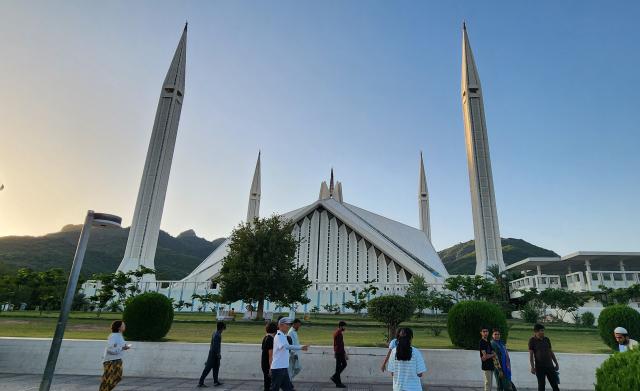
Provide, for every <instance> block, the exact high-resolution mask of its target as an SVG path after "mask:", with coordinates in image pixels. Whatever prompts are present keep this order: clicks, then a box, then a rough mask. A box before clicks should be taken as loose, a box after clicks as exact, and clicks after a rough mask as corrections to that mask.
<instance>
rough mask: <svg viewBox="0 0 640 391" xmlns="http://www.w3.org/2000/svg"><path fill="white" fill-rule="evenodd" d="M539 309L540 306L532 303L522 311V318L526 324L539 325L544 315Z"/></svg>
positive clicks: (526, 305)
mask: <svg viewBox="0 0 640 391" xmlns="http://www.w3.org/2000/svg"><path fill="white" fill-rule="evenodd" d="M539 307H540V306H539V305H537V304H536V303H534V302H532V301H530V302H528V303H527V304H525V305H524V306H523V307H522V309H521V310H520V317H521V318H522V320H523V321H524V322H525V323H537V322H538V319H540V315H541V314H542V312H541V311H540V308H539Z"/></svg>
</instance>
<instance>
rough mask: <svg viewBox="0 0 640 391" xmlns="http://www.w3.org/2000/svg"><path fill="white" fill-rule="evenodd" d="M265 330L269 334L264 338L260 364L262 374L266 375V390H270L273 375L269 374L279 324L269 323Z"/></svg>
mask: <svg viewBox="0 0 640 391" xmlns="http://www.w3.org/2000/svg"><path fill="white" fill-rule="evenodd" d="M265 330H266V332H267V335H265V336H264V338H263V339H262V357H261V359H260V366H261V367H262V374H263V375H264V391H269V389H270V388H271V376H269V369H270V368H271V359H272V357H273V337H274V336H275V335H276V333H277V332H278V324H277V323H276V322H269V323H267V325H266V327H265Z"/></svg>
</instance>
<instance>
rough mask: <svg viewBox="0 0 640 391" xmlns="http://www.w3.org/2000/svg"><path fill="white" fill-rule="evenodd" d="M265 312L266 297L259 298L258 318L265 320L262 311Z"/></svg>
mask: <svg viewBox="0 0 640 391" xmlns="http://www.w3.org/2000/svg"><path fill="white" fill-rule="evenodd" d="M263 312H264V299H263V300H258V315H257V316H256V320H263V319H262V313H263Z"/></svg>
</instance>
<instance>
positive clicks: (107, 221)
mask: <svg viewBox="0 0 640 391" xmlns="http://www.w3.org/2000/svg"><path fill="white" fill-rule="evenodd" d="M121 223H122V217H120V216H116V215H110V214H106V213H94V214H93V224H92V225H91V226H92V227H98V228H122V226H121V225H120V224H121Z"/></svg>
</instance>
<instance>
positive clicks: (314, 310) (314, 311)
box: [309, 305, 320, 316]
mask: <svg viewBox="0 0 640 391" xmlns="http://www.w3.org/2000/svg"><path fill="white" fill-rule="evenodd" d="M309 312H310V313H311V314H312V315H315V316H318V314H320V308H319V307H318V306H317V305H314V306H313V307H311V310H310V311H309Z"/></svg>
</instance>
